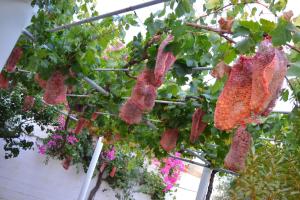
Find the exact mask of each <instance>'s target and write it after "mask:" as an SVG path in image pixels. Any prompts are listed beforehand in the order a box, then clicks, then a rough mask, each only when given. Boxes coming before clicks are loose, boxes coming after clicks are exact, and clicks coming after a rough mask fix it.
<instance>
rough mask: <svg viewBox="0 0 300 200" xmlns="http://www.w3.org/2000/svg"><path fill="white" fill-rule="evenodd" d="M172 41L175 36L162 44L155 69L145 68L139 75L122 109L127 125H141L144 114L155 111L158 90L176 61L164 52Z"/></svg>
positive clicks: (169, 53)
mask: <svg viewBox="0 0 300 200" xmlns="http://www.w3.org/2000/svg"><path fill="white" fill-rule="evenodd" d="M172 40H173V36H171V35H168V36H167V38H166V39H165V40H164V41H162V43H161V44H160V46H159V49H158V52H157V57H156V65H155V69H154V70H152V69H148V68H145V69H144V70H143V71H142V73H141V74H139V75H138V77H137V82H136V84H135V86H134V88H133V90H132V93H131V97H130V98H129V99H128V100H127V101H126V103H125V104H123V105H122V106H121V108H120V113H119V117H120V118H121V119H122V120H123V121H125V122H126V123H128V124H138V123H140V122H141V121H142V115H143V113H144V112H150V111H151V110H152V109H153V107H154V104H155V99H156V96H157V92H156V90H157V88H158V87H160V86H161V84H162V83H163V80H164V77H165V75H166V73H167V71H168V70H169V69H170V68H171V66H172V65H173V64H174V62H175V60H176V58H175V56H174V55H173V54H172V53H171V52H164V48H165V47H166V45H167V44H168V43H169V42H171V41H172Z"/></svg>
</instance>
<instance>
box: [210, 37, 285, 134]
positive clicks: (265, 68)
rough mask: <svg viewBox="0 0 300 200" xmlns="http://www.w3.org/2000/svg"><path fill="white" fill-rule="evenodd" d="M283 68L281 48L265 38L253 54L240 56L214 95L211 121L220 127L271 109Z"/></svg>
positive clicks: (229, 126)
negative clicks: (215, 102) (217, 96)
mask: <svg viewBox="0 0 300 200" xmlns="http://www.w3.org/2000/svg"><path fill="white" fill-rule="evenodd" d="M286 71H287V59H286V57H285V55H284V52H283V51H281V50H279V49H275V48H274V47H273V46H272V44H271V41H270V40H269V39H265V40H264V41H263V42H262V43H261V44H260V46H259V50H258V52H257V53H256V55H255V56H253V57H245V56H241V57H240V58H239V60H238V62H237V63H236V64H235V65H234V66H233V67H232V70H231V73H230V76H229V79H228V80H227V82H226V84H225V87H224V89H223V91H222V93H221V95H220V96H219V98H218V101H217V105H216V109H215V115H214V121H215V127H216V128H218V129H220V130H230V129H233V128H235V127H237V126H239V125H244V124H247V123H249V122H255V121H257V118H258V117H259V116H261V115H263V114H264V115H265V114H266V113H267V112H266V110H269V112H270V110H271V109H272V106H274V105H275V101H276V98H277V97H278V94H279V92H280V89H281V86H282V83H283V79H284V76H285V74H286Z"/></svg>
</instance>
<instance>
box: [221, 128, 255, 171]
mask: <svg viewBox="0 0 300 200" xmlns="http://www.w3.org/2000/svg"><path fill="white" fill-rule="evenodd" d="M250 147H251V134H250V133H248V132H247V131H246V127H239V128H238V129H237V131H236V132H235V134H234V136H233V140H232V143H231V147H230V150H229V152H228V154H227V155H226V157H225V160H224V166H225V168H226V169H229V170H232V171H234V172H239V171H242V170H244V169H245V162H246V159H247V155H248V152H249V150H250Z"/></svg>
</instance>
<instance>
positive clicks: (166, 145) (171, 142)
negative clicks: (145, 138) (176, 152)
mask: <svg viewBox="0 0 300 200" xmlns="http://www.w3.org/2000/svg"><path fill="white" fill-rule="evenodd" d="M178 136H179V131H178V129H176V128H174V129H167V130H165V132H164V133H163V135H162V136H161V139H160V145H161V147H162V148H163V149H164V150H166V151H168V152H169V151H171V150H173V149H174V148H175V147H176V143H177V139H178Z"/></svg>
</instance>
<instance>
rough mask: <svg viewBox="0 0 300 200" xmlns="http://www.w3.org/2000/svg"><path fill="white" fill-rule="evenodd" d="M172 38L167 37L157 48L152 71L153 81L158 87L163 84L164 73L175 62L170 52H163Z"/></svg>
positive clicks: (170, 36)
mask: <svg viewBox="0 0 300 200" xmlns="http://www.w3.org/2000/svg"><path fill="white" fill-rule="evenodd" d="M173 38H174V37H173V36H172V35H168V36H167V38H166V39H165V40H164V41H162V43H161V44H160V46H159V48H158V52H157V56H156V63H155V69H154V74H155V81H156V83H157V84H158V85H161V84H162V83H163V81H164V77H165V75H166V73H167V72H168V70H169V69H170V68H171V66H172V65H173V64H174V62H175V61H176V57H175V56H174V55H173V53H172V52H165V51H164V49H165V47H166V46H167V45H168V44H169V43H170V42H171V41H172V40H173Z"/></svg>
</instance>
